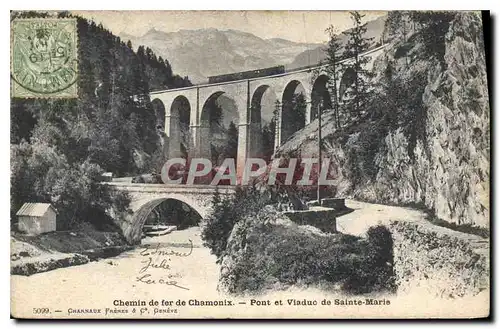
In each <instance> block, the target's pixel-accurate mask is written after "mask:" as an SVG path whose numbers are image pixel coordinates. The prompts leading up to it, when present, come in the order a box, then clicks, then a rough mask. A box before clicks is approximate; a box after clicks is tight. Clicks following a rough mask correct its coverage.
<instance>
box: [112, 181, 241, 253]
mask: <svg viewBox="0 0 500 329" xmlns="http://www.w3.org/2000/svg"><path fill="white" fill-rule="evenodd" d="M105 184H106V185H109V186H111V187H112V188H113V189H115V190H119V191H125V192H127V193H128V194H129V196H130V198H131V202H130V206H129V207H130V211H129V213H125V214H115V213H110V215H111V217H112V218H113V219H114V221H115V223H116V224H118V226H119V227H120V228H121V230H122V233H123V235H124V237H125V238H126V239H127V241H128V242H129V243H131V244H137V243H140V242H141V235H142V228H143V226H144V224H145V223H146V219H147V217H148V215H149V214H150V213H151V211H152V210H153V209H154V208H155V207H156V206H158V205H159V204H160V203H162V202H163V201H165V200H177V201H180V202H182V203H184V204H186V205H188V206H189V207H190V208H192V209H193V210H195V211H196V212H197V213H198V214H199V215H200V216H201V217H202V218H203V219H206V217H207V215H208V214H209V213H210V211H211V201H212V198H213V196H214V194H215V193H216V191H218V193H220V194H221V196H224V195H231V194H232V193H234V192H235V187H234V186H211V185H166V184H139V183H128V182H110V183H105Z"/></svg>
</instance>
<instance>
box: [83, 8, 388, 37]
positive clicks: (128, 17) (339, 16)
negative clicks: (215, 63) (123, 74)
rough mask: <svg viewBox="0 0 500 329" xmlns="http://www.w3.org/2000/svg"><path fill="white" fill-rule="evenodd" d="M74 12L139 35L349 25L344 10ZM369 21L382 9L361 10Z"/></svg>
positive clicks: (308, 32) (289, 32)
mask: <svg viewBox="0 0 500 329" xmlns="http://www.w3.org/2000/svg"><path fill="white" fill-rule="evenodd" d="M74 13H75V14H78V15H80V16H83V17H85V18H88V19H92V20H94V21H95V22H96V23H102V25H103V26H104V27H106V28H107V29H109V30H111V32H113V34H115V35H120V34H123V33H127V34H131V35H134V36H142V35H144V34H145V33H146V32H147V31H149V30H150V29H152V28H155V29H156V30H159V31H163V32H177V31H179V30H183V29H184V30H197V29H204V28H217V29H219V30H227V29H234V30H240V31H244V32H249V33H252V34H254V35H256V36H258V37H261V38H264V39H269V38H283V39H287V40H291V41H295V42H308V43H321V42H325V41H327V35H326V33H325V29H326V28H327V27H328V26H329V25H330V24H332V25H334V26H335V27H336V28H337V29H338V31H339V32H341V31H344V30H346V29H348V28H350V27H352V21H351V19H350V16H349V13H348V12H345V11H75V12H74ZM363 13H364V14H366V16H365V18H364V20H365V21H369V20H373V19H375V18H377V17H378V16H381V15H384V14H385V12H382V11H370V12H363Z"/></svg>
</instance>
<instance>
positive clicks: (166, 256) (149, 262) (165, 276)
mask: <svg viewBox="0 0 500 329" xmlns="http://www.w3.org/2000/svg"><path fill="white" fill-rule="evenodd" d="M192 253H193V241H191V240H189V251H188V252H178V251H175V250H171V249H167V248H162V247H161V245H160V243H158V244H155V245H148V244H146V245H144V246H143V249H142V250H141V251H140V253H139V255H140V256H141V258H142V260H141V265H142V266H141V268H140V269H139V274H138V276H137V277H136V282H139V283H142V284H148V285H151V284H162V285H169V286H173V287H177V288H179V289H184V290H189V288H187V287H185V286H183V285H181V284H180V283H179V282H178V281H177V280H178V279H179V278H182V276H181V274H179V273H175V272H174V269H173V268H172V266H173V265H172V259H173V258H176V257H179V258H182V257H189V256H191V254H192ZM158 272H160V274H159V275H158Z"/></svg>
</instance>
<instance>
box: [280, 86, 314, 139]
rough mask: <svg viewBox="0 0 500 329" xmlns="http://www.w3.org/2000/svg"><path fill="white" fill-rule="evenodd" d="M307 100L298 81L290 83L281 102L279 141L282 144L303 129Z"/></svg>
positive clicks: (303, 89)
mask: <svg viewBox="0 0 500 329" xmlns="http://www.w3.org/2000/svg"><path fill="white" fill-rule="evenodd" d="M306 109H307V99H306V92H305V88H304V86H303V85H302V83H301V82H300V81H298V80H292V81H290V82H289V83H288V84H287V85H286V87H285V90H284V91H283V97H282V101H281V124H280V135H281V136H280V141H281V144H283V143H284V142H285V141H286V140H287V139H288V138H290V137H291V136H292V135H293V134H294V133H295V132H297V131H299V130H300V129H302V128H304V126H305V122H306Z"/></svg>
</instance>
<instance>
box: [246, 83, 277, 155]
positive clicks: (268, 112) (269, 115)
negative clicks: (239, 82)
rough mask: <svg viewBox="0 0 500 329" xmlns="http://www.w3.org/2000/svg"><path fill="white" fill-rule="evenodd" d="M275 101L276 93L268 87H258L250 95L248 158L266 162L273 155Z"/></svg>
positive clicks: (275, 117)
mask: <svg viewBox="0 0 500 329" xmlns="http://www.w3.org/2000/svg"><path fill="white" fill-rule="evenodd" d="M277 100H278V98H277V97H276V93H275V92H274V91H273V89H272V88H271V87H270V86H269V85H261V86H259V87H258V88H257V89H256V90H255V91H254V93H253V95H252V99H251V103H250V113H248V117H249V122H250V129H249V140H250V148H249V156H250V157H261V158H264V159H265V160H266V161H267V160H269V159H270V158H271V156H272V155H273V153H274V148H275V145H274V140H275V134H276V119H277V114H278V113H277V111H276V102H277Z"/></svg>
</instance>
